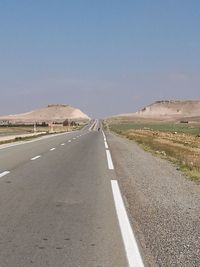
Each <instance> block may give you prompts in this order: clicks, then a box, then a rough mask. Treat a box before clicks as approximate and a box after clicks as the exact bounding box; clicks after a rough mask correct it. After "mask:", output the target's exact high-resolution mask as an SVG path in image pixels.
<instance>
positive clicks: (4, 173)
mask: <svg viewBox="0 0 200 267" xmlns="http://www.w3.org/2000/svg"><path fill="white" fill-rule="evenodd" d="M9 173H10V172H9V171H4V172H2V173H0V178H2V177H4V176H5V175H7V174H9Z"/></svg>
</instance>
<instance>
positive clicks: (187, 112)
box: [117, 100, 200, 120]
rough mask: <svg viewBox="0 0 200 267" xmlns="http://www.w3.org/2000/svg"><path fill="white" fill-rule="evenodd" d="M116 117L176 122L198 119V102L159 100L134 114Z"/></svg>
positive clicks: (199, 113) (199, 111)
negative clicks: (177, 120) (178, 120)
mask: <svg viewBox="0 0 200 267" xmlns="http://www.w3.org/2000/svg"><path fill="white" fill-rule="evenodd" d="M117 117H138V118H146V119H148V118H149V119H161V120H165V119H166V120H176V119H181V118H183V119H184V118H198V117H200V100H161V101H156V102H154V103H153V104H151V105H148V106H146V107H144V108H143V109H142V110H140V111H138V112H135V113H127V114H120V115H118V116H117Z"/></svg>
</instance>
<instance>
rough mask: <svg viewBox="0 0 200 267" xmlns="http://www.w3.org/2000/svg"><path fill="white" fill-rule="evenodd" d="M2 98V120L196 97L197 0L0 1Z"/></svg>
mask: <svg viewBox="0 0 200 267" xmlns="http://www.w3.org/2000/svg"><path fill="white" fill-rule="evenodd" d="M0 92H1V94H0V115H6V114H12V113H20V112H26V111H30V110H32V109H35V108H38V107H44V106H46V105H48V104H50V103H61V104H70V105H72V106H75V107H78V108H80V109H81V110H82V111H83V112H86V113H87V114H88V115H90V116H91V117H98V118H100V117H104V116H107V115H113V114H119V113H125V112H134V111H137V110H138V109H141V108H142V107H143V106H145V105H148V104H150V103H151V102H153V101H155V100H161V99H200V1H199V0H191V1H188V0H167V1H161V0H152V1H149V0H146V1H145V0H140V1H139V0H138V1H133V0H126V1H122V0H121V1H119V0H101V1H98V0H74V1H72V0H69V1H68V0H58V1H53V0H34V1H33V0H11V1H6V0H2V1H0Z"/></svg>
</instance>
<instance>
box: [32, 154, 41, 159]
mask: <svg viewBox="0 0 200 267" xmlns="http://www.w3.org/2000/svg"><path fill="white" fill-rule="evenodd" d="M39 158H41V156H40V155H39V156H36V157H34V158H32V159H31V160H36V159H39Z"/></svg>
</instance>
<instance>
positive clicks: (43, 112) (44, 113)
mask: <svg viewBox="0 0 200 267" xmlns="http://www.w3.org/2000/svg"><path fill="white" fill-rule="evenodd" d="M66 119H71V120H76V121H82V120H89V119H90V118H89V117H88V116H87V115H86V114H85V113H83V112H82V111H81V110H80V109H77V108H74V107H71V106H69V105H48V107H45V108H40V109H36V110H33V111H31V112H27V113H22V114H16V115H8V116H2V117H0V120H8V121H10V122H12V123H33V122H38V123H39V122H40V123H41V122H46V123H48V122H63V121H64V120H66Z"/></svg>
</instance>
